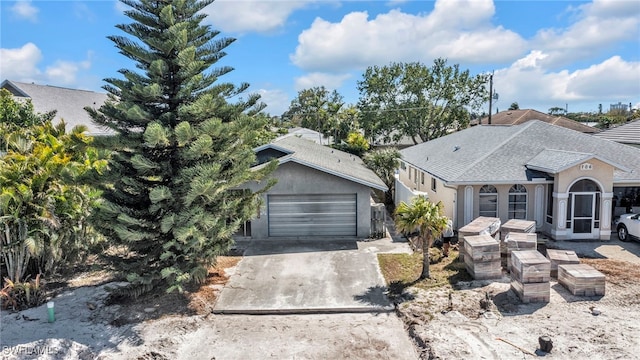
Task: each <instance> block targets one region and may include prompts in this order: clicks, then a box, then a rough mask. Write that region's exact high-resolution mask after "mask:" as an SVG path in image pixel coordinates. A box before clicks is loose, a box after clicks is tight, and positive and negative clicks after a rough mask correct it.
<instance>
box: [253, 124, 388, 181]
mask: <svg viewBox="0 0 640 360" xmlns="http://www.w3.org/2000/svg"><path fill="white" fill-rule="evenodd" d="M267 148H273V149H277V150H280V151H283V152H285V153H288V155H286V156H283V157H281V158H280V159H278V160H279V162H280V163H281V164H284V163H287V162H290V161H291V162H295V163H298V164H301V165H305V166H308V167H311V168H313V169H316V170H319V171H322V172H326V173H328V174H332V175H335V176H338V177H341V178H344V179H347V180H351V181H354V182H356V183H359V184H362V185H366V186H369V187H371V188H374V189H379V190H383V191H386V190H387V186H386V185H385V184H384V182H383V181H382V180H380V178H379V177H378V175H376V174H375V173H374V172H373V171H372V170H371V169H369V168H368V167H367V166H366V165H365V164H364V162H363V161H362V159H360V158H359V157H357V156H355V155H352V154H349V153H346V152H344V151H340V150H336V149H332V148H330V147H327V146H323V145H320V144H317V143H315V142H314V141H310V140H306V139H302V138H299V137H296V136H283V137H280V138H277V139H275V140H274V141H272V142H271V143H269V144H266V145H262V146H260V147H258V148H256V149H255V151H256V152H258V151H261V150H264V149H267Z"/></svg>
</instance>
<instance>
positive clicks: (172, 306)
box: [112, 256, 242, 326]
mask: <svg viewBox="0 0 640 360" xmlns="http://www.w3.org/2000/svg"><path fill="white" fill-rule="evenodd" d="M241 259H242V257H239V256H220V257H218V258H217V260H216V265H215V266H212V267H211V268H210V269H209V275H208V276H207V279H206V280H205V282H204V283H202V284H200V285H192V286H189V287H188V288H187V289H186V291H184V292H183V293H182V294H180V293H165V292H164V291H163V290H162V289H158V290H156V291H152V292H149V293H146V294H144V295H142V296H140V297H138V298H137V299H133V300H126V301H123V302H121V303H119V304H117V305H119V306H120V311H119V315H118V317H117V318H115V319H113V320H112V325H115V326H122V325H126V324H135V323H139V322H142V321H145V320H152V319H159V318H162V317H164V316H168V315H187V316H189V315H206V314H209V313H211V311H212V310H213V305H214V304H215V302H216V299H217V298H218V294H219V293H220V290H221V289H222V287H224V284H225V283H226V282H227V281H228V280H229V276H228V275H227V273H226V271H225V270H226V269H230V268H233V267H234V266H236V265H237V264H238V262H239V261H240V260H241Z"/></svg>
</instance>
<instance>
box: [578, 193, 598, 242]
mask: <svg viewBox="0 0 640 360" xmlns="http://www.w3.org/2000/svg"><path fill="white" fill-rule="evenodd" d="M571 207H572V211H571V230H572V232H573V235H572V236H571V238H572V239H593V238H595V237H597V236H598V227H599V226H597V225H599V224H597V222H598V221H597V219H596V216H595V214H596V193H594V192H588V193H571Z"/></svg>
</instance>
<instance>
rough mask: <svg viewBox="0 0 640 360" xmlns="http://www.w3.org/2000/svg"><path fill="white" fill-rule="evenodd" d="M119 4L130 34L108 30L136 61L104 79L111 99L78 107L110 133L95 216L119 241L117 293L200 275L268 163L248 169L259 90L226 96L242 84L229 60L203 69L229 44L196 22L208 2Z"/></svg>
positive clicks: (250, 206) (243, 216)
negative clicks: (229, 77) (230, 79)
mask: <svg viewBox="0 0 640 360" xmlns="http://www.w3.org/2000/svg"><path fill="white" fill-rule="evenodd" d="M121 2H123V3H124V4H126V5H128V6H129V7H131V9H129V10H127V11H125V15H126V16H128V17H129V18H131V19H132V20H133V21H134V22H133V23H131V24H124V25H117V28H119V29H120V30H122V31H123V32H125V33H126V34H128V36H110V37H109V39H110V40H112V41H113V42H114V43H115V46H116V47H117V48H118V49H119V50H120V53H121V54H123V55H124V56H126V57H128V58H130V59H132V60H133V61H134V62H135V63H136V68H137V70H136V71H133V70H127V69H123V70H120V71H119V72H120V74H121V75H122V76H123V78H122V79H117V78H109V79H105V81H106V82H107V83H108V85H106V86H105V87H104V89H105V90H107V91H108V92H109V94H110V101H108V102H107V103H106V104H105V105H104V106H103V107H101V108H100V109H99V111H91V110H90V109H87V110H88V111H89V112H90V113H91V115H92V117H93V119H94V120H95V121H96V122H98V123H100V124H103V125H105V126H107V127H109V128H111V129H113V130H115V131H116V133H117V134H118V135H116V138H115V141H111V142H109V143H111V144H113V145H112V147H113V148H112V150H113V153H112V159H111V162H110V172H109V174H108V175H110V176H109V178H108V179H109V180H108V181H107V182H106V183H105V184H104V187H105V188H104V198H103V202H102V204H101V205H100V207H99V209H98V211H97V212H96V216H95V217H96V222H95V224H96V226H97V227H98V228H99V229H100V231H101V232H102V233H103V234H105V235H106V236H107V237H110V238H111V239H112V241H113V242H114V245H117V246H116V248H118V249H124V251H123V252H122V253H121V257H120V258H119V259H118V260H116V261H115V262H114V264H115V265H116V266H117V268H118V269H120V270H121V271H123V272H124V273H125V274H126V275H127V280H128V281H129V283H130V286H128V287H126V288H124V289H123V290H122V291H119V292H117V293H115V294H114V295H115V296H119V295H125V296H138V295H140V294H141V293H143V292H146V291H148V290H151V289H153V288H154V287H156V286H162V287H165V288H166V290H167V291H168V292H170V291H175V290H177V291H182V290H183V287H184V286H185V285H186V284H188V283H192V282H196V283H197V282H201V281H202V280H204V279H205V278H206V275H207V270H208V267H209V266H210V265H212V264H213V263H215V258H216V257H217V256H218V255H221V254H224V253H225V252H226V251H228V249H229V248H230V246H231V244H232V241H233V240H232V237H231V236H232V234H233V233H234V232H235V231H236V230H237V229H238V228H239V226H240V225H241V224H242V223H243V222H245V221H246V220H248V219H250V218H251V217H252V216H253V214H255V213H256V211H257V208H258V206H259V198H260V197H259V194H258V193H252V192H250V191H248V190H241V189H242V184H245V183H248V182H251V181H260V180H262V179H263V178H264V177H265V176H266V175H267V174H268V173H269V172H270V171H272V170H273V166H274V165H271V166H268V167H265V168H264V169H262V170H261V171H251V170H250V167H251V166H252V164H253V163H254V160H255V155H254V153H253V150H252V147H253V146H255V145H256V144H255V137H256V132H257V131H258V130H259V129H258V125H259V122H254V121H252V120H253V116H254V115H255V114H256V113H258V111H260V110H261V104H260V103H258V100H259V96H258V95H249V96H246V99H245V100H240V101H238V102H234V103H231V102H230V101H229V99H230V98H232V97H236V98H240V96H239V95H241V94H242V93H244V92H245V91H246V90H247V88H248V86H249V85H248V84H246V83H243V84H242V85H240V86H235V85H233V84H229V83H218V79H219V78H220V77H221V76H223V75H225V74H227V73H228V72H230V71H231V70H232V68H230V67H216V68H214V69H211V67H212V66H213V65H214V64H216V62H217V61H218V60H220V59H221V58H222V57H224V56H225V52H224V49H225V48H226V47H227V46H229V45H230V44H231V43H232V42H233V41H234V39H231V38H219V37H218V35H219V32H218V31H213V30H212V29H211V28H210V27H209V26H207V25H203V24H202V21H203V20H204V18H205V17H206V15H205V14H203V13H202V12H201V10H202V9H203V8H204V7H206V6H208V5H209V4H211V3H212V2H213V0H202V1H199V0H139V1H136V0H121Z"/></svg>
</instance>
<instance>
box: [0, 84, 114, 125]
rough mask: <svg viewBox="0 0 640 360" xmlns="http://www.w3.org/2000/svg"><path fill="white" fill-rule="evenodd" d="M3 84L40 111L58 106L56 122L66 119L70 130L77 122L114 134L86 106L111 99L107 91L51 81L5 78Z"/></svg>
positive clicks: (56, 108) (100, 104) (94, 105)
mask: <svg viewBox="0 0 640 360" xmlns="http://www.w3.org/2000/svg"><path fill="white" fill-rule="evenodd" d="M0 88H3V89H7V90H8V91H9V92H11V93H12V94H13V96H15V97H16V98H17V99H22V100H27V99H29V100H31V103H32V104H33V108H34V110H35V111H36V112H38V113H46V112H49V111H52V110H56V111H57V112H56V116H55V118H54V124H57V123H58V122H59V121H60V120H62V119H64V122H65V124H67V131H70V130H71V129H73V127H74V126H76V125H85V126H87V128H88V129H89V130H88V132H87V133H88V134H89V135H91V136H102V135H110V134H113V132H112V131H111V130H109V129H105V128H103V127H101V126H99V125H98V124H95V123H94V122H93V120H92V119H91V117H90V116H89V114H88V113H87V112H86V111H85V110H84V108H85V107H92V108H95V109H97V108H99V107H100V106H102V104H104V102H105V101H106V100H107V94H103V93H97V92H93V91H87V90H76V89H68V88H63V87H57V86H51V85H36V84H33V83H31V84H29V83H23V82H18V81H10V80H4V81H3V82H2V84H0Z"/></svg>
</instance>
